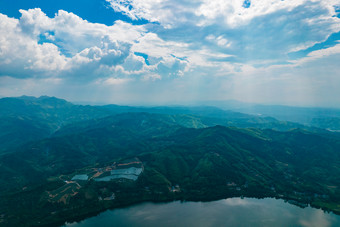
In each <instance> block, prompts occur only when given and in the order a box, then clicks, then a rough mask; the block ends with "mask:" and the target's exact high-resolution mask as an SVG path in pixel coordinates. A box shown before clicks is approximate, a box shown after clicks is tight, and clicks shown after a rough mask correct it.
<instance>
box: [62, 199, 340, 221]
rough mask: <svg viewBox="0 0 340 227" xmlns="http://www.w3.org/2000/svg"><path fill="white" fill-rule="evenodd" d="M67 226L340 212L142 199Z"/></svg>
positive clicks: (304, 217) (320, 216)
mask: <svg viewBox="0 0 340 227" xmlns="http://www.w3.org/2000/svg"><path fill="white" fill-rule="evenodd" d="M66 226H67V227H90V226H91V227H92V226H98V227H99V226H100V227H109V226H110V227H111V226H115V227H116V226H129V227H133V226H142V227H144V226H145V227H146V226H147V227H153V226H161V227H167V226H169V227H170V226H171V227H173V226H176V227H181V226H195V227H199V226H202V227H203V226H204V227H207V226H251V227H257V226H261V227H262V226H270V227H272V226H308V227H314V226H315V227H323V226H325V227H331V226H332V227H333V226H334V227H338V226H340V216H338V215H335V214H332V213H324V212H323V211H322V210H320V209H315V208H311V207H307V208H304V209H302V208H299V207H297V206H294V205H291V204H289V203H285V202H284V201H283V200H277V199H271V198H266V199H253V198H244V199H241V198H232V199H224V200H219V201H213V202H179V201H177V202H170V203H142V204H139V205H135V206H131V207H127V208H121V209H115V210H111V211H106V212H103V213H101V214H100V215H98V216H96V217H92V218H88V219H86V220H84V221H82V222H80V223H68V224H66Z"/></svg>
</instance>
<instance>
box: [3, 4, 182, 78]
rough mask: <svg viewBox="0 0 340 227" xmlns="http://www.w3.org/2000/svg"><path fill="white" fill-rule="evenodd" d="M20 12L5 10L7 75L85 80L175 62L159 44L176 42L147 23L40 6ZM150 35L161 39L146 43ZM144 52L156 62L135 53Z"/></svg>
mask: <svg viewBox="0 0 340 227" xmlns="http://www.w3.org/2000/svg"><path fill="white" fill-rule="evenodd" d="M20 12H21V14H22V16H21V18H20V19H14V18H9V17H7V16H6V15H3V14H0V17H1V24H0V28H1V29H0V32H1V37H0V60H1V61H0V66H1V69H0V75H2V76H5V75H8V76H13V77H18V78H24V77H50V76H54V77H63V78H65V79H70V78H71V79H72V78H74V77H76V78H77V80H79V81H86V80H94V79H96V78H97V77H115V76H117V75H118V76H124V74H125V75H131V74H134V75H140V74H143V73H144V74H145V73H149V72H151V73H153V74H155V72H154V71H156V70H157V67H160V66H161V65H167V67H168V68H171V65H172V64H174V57H172V56H171V51H170V50H168V51H167V52H165V53H164V52H162V51H163V50H164V48H163V49H160V46H168V48H169V47H170V46H171V45H176V43H174V42H173V43H171V42H169V43H166V42H165V41H163V40H162V39H160V38H158V37H157V35H156V34H154V33H151V32H147V30H146V28H145V27H144V26H135V25H131V24H128V23H126V22H123V21H116V22H115V23H114V24H113V25H112V26H106V25H103V24H95V23H90V22H88V21H86V20H83V19H82V18H80V17H78V16H77V15H75V14H73V13H68V12H66V11H63V10H59V11H58V13H57V14H56V15H55V17H54V18H49V17H48V16H46V14H44V13H43V12H42V11H41V10H40V9H30V10H20ZM148 37H156V38H155V39H154V40H152V41H155V40H156V39H157V43H155V44H152V43H147V42H145V41H146V40H148ZM149 41H150V40H149ZM160 43H162V44H161V45H160ZM145 50H147V55H149V56H150V59H152V60H153V65H154V66H150V65H147V64H146V62H145V61H143V59H142V58H141V57H139V56H136V55H134V51H139V52H141V53H144V52H145ZM171 69H172V70H175V69H174V68H171ZM157 73H160V74H162V72H156V74H157ZM143 78H144V77H143V76H141V79H143Z"/></svg>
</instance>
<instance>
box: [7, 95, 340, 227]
mask: <svg viewBox="0 0 340 227" xmlns="http://www.w3.org/2000/svg"><path fill="white" fill-rule="evenodd" d="M321 118H322V116H321ZM321 118H320V119H321ZM0 132H1V134H0V142H1V146H0V152H1V153H0V173H1V175H0V210H1V212H0V224H5V225H7V226H44V225H46V226H51V225H56V226H57V225H62V224H63V223H64V222H65V221H74V220H80V219H82V218H85V217H88V216H91V215H94V214H97V213H98V212H101V211H103V210H105V209H108V208H114V207H120V206H124V205H129V204H132V203H136V202H141V201H169V200H177V199H180V200H214V199H220V198H228V197H234V196H249V197H258V198H261V197H276V198H282V199H286V200H293V201H295V204H297V205H300V206H305V205H306V204H310V205H312V206H314V207H321V208H323V209H325V210H330V211H333V212H335V213H338V214H339V213H340V205H339V204H340V197H339V195H340V188H339V187H340V184H339V182H340V137H339V135H338V133H336V132H332V131H330V130H327V128H321V127H320V128H318V127H315V125H312V124H300V123H296V122H288V121H282V120H277V119H275V118H273V117H270V116H266V117H261V116H256V115H250V114H245V113H239V112H234V111H230V110H222V109H219V108H216V107H209V106H197V107H184V106H172V107H166V106H164V107H130V106H118V105H105V106H83V105H74V104H72V103H70V102H67V101H65V100H62V99H57V98H54V97H46V96H45V97H40V98H35V97H27V96H24V97H19V98H3V99H0ZM126 160H137V161H126ZM119 163H120V164H119ZM131 163H138V166H139V167H138V168H140V166H142V168H143V171H142V173H141V174H140V176H139V175H138V179H137V180H136V181H134V180H130V179H124V177H120V178H119V177H118V178H119V179H115V180H111V181H107V182H106V181H105V182H98V181H96V179H97V175H98V174H102V176H104V175H105V174H109V171H106V170H105V169H112V168H113V169H115V168H118V169H119V168H122V167H119V166H120V165H121V166H124V165H131ZM132 166H133V165H132ZM135 167H136V166H133V168H135ZM131 168H132V167H131ZM123 170H124V169H123ZM123 170H122V171H123ZM96 171H97V172H96ZM124 171H127V169H126V170H124ZM96 174H97V175H96ZM75 176H77V177H75ZM79 176H86V180H72V179H81V177H79ZM105 176H106V175H105ZM87 177H88V178H89V179H88V178H87ZM70 182H71V183H70ZM113 195H114V196H113ZM54 198H58V199H54ZM102 198H111V199H106V200H104V199H102ZM112 198H114V199H112Z"/></svg>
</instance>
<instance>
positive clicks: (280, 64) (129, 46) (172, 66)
mask: <svg viewBox="0 0 340 227" xmlns="http://www.w3.org/2000/svg"><path fill="white" fill-rule="evenodd" d="M339 13H340V0H327V1H325V0H309V1H307V0H244V1H243V0H229V1H225V0H195V1H193V0H192V1H188V0H97V1H95V0H82V1H80V0H73V1H66V0H60V1H46V0H30V1H27V0H13V1H9V0H0V96H2V97H5V96H20V95H34V96H40V95H50V96H57V97H60V98H65V99H68V100H71V101H91V102H103V103H119V104H138V103H140V104H146V103H149V104H175V103H177V104H180V103H190V102H196V103H199V102H204V101H207V100H230V99H235V100H239V101H245V102H255V103H265V104H284V105H300V106H330V107H340V100H339V97H340V63H339V62H340V43H339V41H340V18H339V17H340V16H339Z"/></svg>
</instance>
